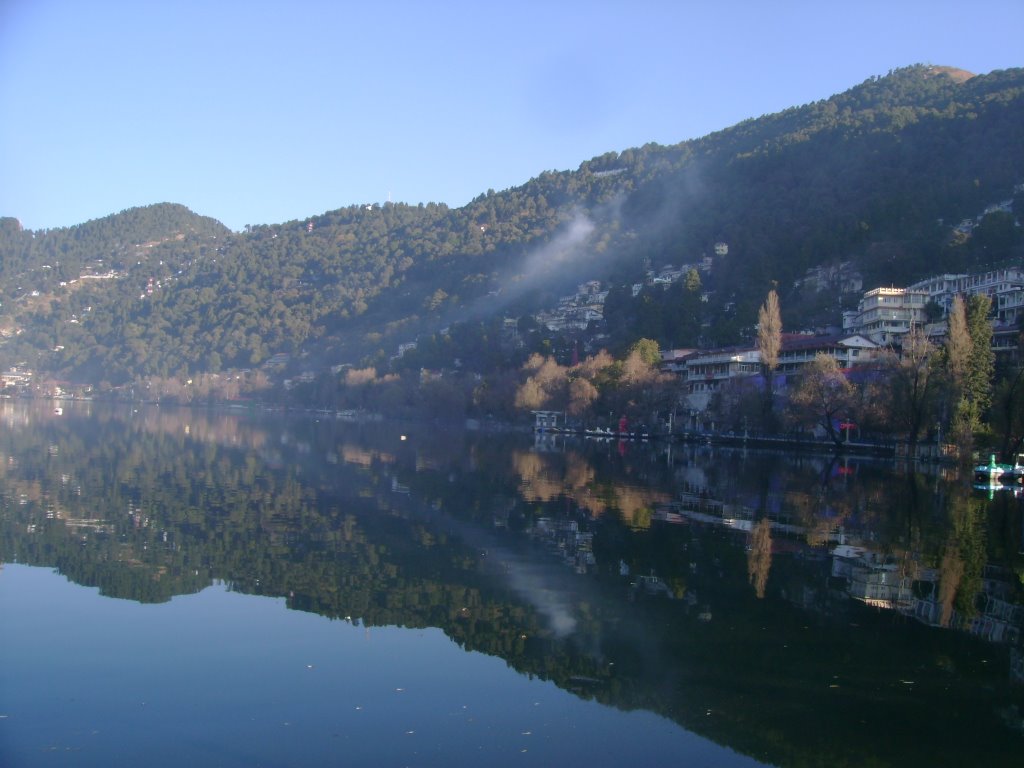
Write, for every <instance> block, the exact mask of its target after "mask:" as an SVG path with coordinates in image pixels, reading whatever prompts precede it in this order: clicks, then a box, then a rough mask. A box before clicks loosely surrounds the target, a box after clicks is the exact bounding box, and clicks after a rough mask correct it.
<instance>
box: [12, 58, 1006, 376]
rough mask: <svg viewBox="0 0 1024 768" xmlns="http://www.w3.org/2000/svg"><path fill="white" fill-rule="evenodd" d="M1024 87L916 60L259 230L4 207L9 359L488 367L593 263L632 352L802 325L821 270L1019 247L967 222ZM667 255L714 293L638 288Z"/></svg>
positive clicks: (813, 304) (873, 279) (932, 262)
mask: <svg viewBox="0 0 1024 768" xmlns="http://www.w3.org/2000/svg"><path fill="white" fill-rule="evenodd" d="M1022 93H1024V70H1021V69H1013V70H1004V71H997V72H992V73H990V74H987V75H979V76H971V75H970V73H967V72H964V71H962V70H957V69H954V68H950V67H934V66H925V65H917V66H913V67H908V68H905V69H901V70H896V71H893V72H891V73H890V74H888V75H887V76H885V77H878V78H871V79H869V80H867V81H865V82H864V83H861V84H860V85H858V86H856V87H854V88H851V89H850V90H848V91H846V92H844V93H841V94H838V95H836V96H833V97H831V98H828V99H824V100H822V101H818V102H815V103H812V104H808V105H805V106H801V107H794V108H792V109H788V110H785V111H783V112H780V113H777V114H773V115H767V116H763V117H760V118H757V119H751V120H746V121H744V122H742V123H739V124H738V125H736V126H733V127H731V128H728V129H726V130H723V131H720V132H717V133H714V134H711V135H709V136H706V137H704V138H701V139H698V140H694V141H687V142H684V143H681V144H677V145H672V146H660V145H655V144H648V145H645V146H643V147H638V148H633V149H627V150H624V151H621V152H609V153H607V154H605V155H601V156H599V157H595V158H593V159H591V160H588V161H586V162H583V163H582V164H581V165H580V166H579V168H578V169H576V170H575V171H563V172H554V171H545V172H543V173H541V174H540V175H538V176H537V177H535V178H534V179H532V180H531V181H529V182H527V183H526V184H524V185H522V186H520V187H516V188H512V189H508V190H504V191H501V192H494V191H492V190H488V191H487V192H485V193H483V194H481V195H479V196H478V197H477V198H476V199H474V200H473V201H472V202H470V203H469V204H468V205H466V206H464V207H462V208H458V209H451V208H448V207H447V206H445V205H438V204H426V205H424V204H419V205H408V204H402V203H388V204H384V205H376V204H374V205H352V206H349V207H347V208H342V209H338V210H335V211H329V212H326V213H323V214H318V215H313V216H310V217H309V218H308V219H304V220H301V221H291V222H285V223H281V224H262V225H255V226H252V227H248V228H247V230H246V231H245V232H241V233H232V232H230V231H229V230H228V229H227V228H226V227H224V226H223V225H221V224H219V223H218V222H216V221H214V220H212V219H209V218H205V217H202V216H200V215H197V214H195V213H193V212H191V211H188V210H187V209H185V208H183V207H182V206H178V205H173V204H159V205H154V206H149V207H146V208H136V209H131V210H128V211H124V212H122V213H120V214H115V215H113V216H109V217H106V218H103V219H98V220H95V221H91V222H87V223H84V224H81V225H78V226H75V227H69V228H62V229H54V230H48V231H39V232H31V231H24V230H22V229H21V228H20V226H19V225H18V224H17V221H16V220H13V219H4V220H3V222H2V226H0V254H2V262H0V302H2V306H0V366H3V367H4V368H6V367H8V366H11V365H19V364H21V365H24V366H27V367H30V368H32V369H34V370H36V371H39V372H47V373H49V374H52V375H53V376H57V377H60V378H62V379H64V380H68V381H81V382H90V383H94V384H98V383H100V382H105V383H106V384H109V385H112V386H116V385H120V384H124V383H127V382H131V381H133V380H137V379H140V378H143V377H149V376H160V377H177V378H179V379H182V380H184V379H187V378H188V377H190V376H193V375H196V374H199V373H203V372H218V371H224V370H228V369H244V368H255V367H258V366H261V365H263V364H265V363H266V362H267V361H268V360H269V359H271V358H273V357H274V356H275V355H280V354H281V353H285V354H287V355H290V356H291V358H290V359H291V361H292V363H291V364H292V369H293V371H297V370H299V369H310V370H314V371H323V370H325V369H326V368H327V367H329V366H337V365H340V364H344V363H351V364H355V365H362V364H367V363H373V364H375V365H377V366H378V367H380V368H384V367H386V366H387V365H388V360H389V358H390V357H391V356H393V355H394V354H395V349H396V347H397V345H398V344H399V343H403V342H409V341H413V340H419V341H420V342H421V352H420V357H419V358H418V359H417V358H413V360H414V361H415V362H416V363H418V364H423V365H429V366H433V367H444V366H451V365H456V364H458V366H462V367H465V368H468V369H470V370H476V371H479V372H481V373H487V372H490V371H494V370H498V369H501V368H502V367H514V366H516V365H518V364H519V363H520V362H521V359H522V357H521V354H525V352H526V351H529V350H528V349H527V350H525V351H522V352H519V353H512V352H510V350H508V349H504V348H502V347H501V345H499V344H497V343H496V342H495V338H496V335H497V334H498V333H499V329H500V326H501V324H502V320H503V319H505V318H508V319H510V320H515V321H518V324H519V325H520V326H521V327H522V328H523V329H525V330H530V329H531V328H532V326H530V323H529V322H528V319H529V316H530V315H532V314H533V313H535V312H536V311H538V310H540V309H542V308H544V307H549V306H552V304H553V303H557V297H558V296H559V295H561V294H562V293H563V292H565V291H566V290H567V289H570V288H572V287H574V286H575V285H576V284H577V283H580V282H583V281H587V280H596V281H601V282H602V283H603V284H604V286H605V287H606V288H608V289H609V290H610V293H609V296H608V305H607V310H606V316H605V320H606V321H607V327H604V326H600V327H597V326H595V328H593V329H592V333H591V335H594V334H598V333H605V334H607V338H606V339H605V341H604V342H603V343H605V344H609V345H612V346H613V347H615V346H618V348H622V347H624V346H625V345H628V344H629V343H631V342H632V341H634V340H635V339H636V338H639V337H641V336H647V337H651V338H654V339H655V340H657V341H658V342H659V343H661V344H662V345H663V346H665V345H670V344H673V345H677V346H697V345H699V344H700V345H714V344H725V343H733V342H736V341H739V340H740V339H742V338H744V336H745V335H747V334H749V332H750V329H751V327H752V324H753V322H754V316H755V313H756V307H757V305H758V303H759V302H760V301H761V300H762V299H763V297H764V295H765V293H766V291H767V290H768V289H769V288H771V287H773V286H774V287H777V288H778V290H779V292H780V295H781V297H782V301H783V308H784V314H785V318H786V323H787V325H788V327H800V326H801V325H805V324H824V323H828V322H835V321H836V320H837V319H838V313H839V310H840V309H841V305H840V296H839V294H838V293H837V292H835V291H832V290H828V289H826V290H824V291H820V292H819V291H817V290H812V289H811V288H809V287H808V284H807V283H806V282H805V281H804V278H805V276H806V273H807V270H809V269H812V268H816V267H822V266H825V267H837V266H838V265H839V264H849V265H851V266H850V268H851V269H854V270H856V271H857V272H859V273H860V274H861V275H863V279H864V283H865V284H866V285H870V284H883V283H884V284H890V283H891V284H897V285H898V284H901V283H904V282H907V281H910V280H913V279H917V278H920V277H922V276H925V275H927V274H933V273H937V272H941V271H944V270H956V271H968V270H970V269H976V268H979V267H982V266H986V265H989V264H994V263H999V262H1001V261H1006V260H1010V259H1019V258H1020V255H1021V250H1020V249H1021V238H1020V235H1019V232H1020V230H1019V227H1017V226H1016V225H1015V219H1014V216H1015V215H1019V211H1020V207H1019V205H1017V206H1016V208H1014V209H1013V210H1014V213H1013V214H1010V213H1006V212H1005V211H1004V212H1000V215H996V214H993V215H991V216H988V217H986V219H985V221H983V222H982V225H981V226H979V228H978V230H977V231H976V232H975V234H974V236H972V237H970V238H958V237H956V236H955V232H954V227H955V226H956V224H957V223H959V222H960V221H961V220H962V219H964V218H967V217H971V218H974V217H977V216H979V215H980V214H981V213H982V212H983V211H984V210H985V209H986V207H988V206H989V205H991V204H992V203H995V202H1001V201H1005V200H1008V199H1013V198H1014V195H1015V194H1016V195H1017V196H1018V197H1017V199H1018V200H1019V195H1020V189H1021V188H1020V186H1019V185H1020V184H1021V183H1022V182H1024V130H1022V128H1021V126H1022V125H1024V96H1022ZM1015 190H1016V191H1015ZM716 244H723V245H725V246H726V247H725V248H724V249H721V248H719V249H717V250H716V247H715V246H716ZM667 265H673V266H675V267H679V266H680V265H691V266H697V265H701V266H702V269H701V271H700V282H701V293H702V294H703V295H702V298H703V301H701V302H698V303H696V304H692V303H691V304H686V302H685V301H683V298H684V297H681V296H680V295H679V293H678V292H676V291H674V290H669V291H662V292H657V293H650V292H644V293H642V294H641V295H639V296H636V295H631V292H630V291H629V290H628V287H629V286H631V285H633V284H635V283H636V282H637V281H638V280H641V279H642V278H643V275H644V274H645V273H646V271H647V270H650V269H655V270H657V269H659V268H663V267H665V266H667ZM850 299H851V297H847V299H846V300H847V301H849V300H850ZM441 329H447V333H446V334H445V335H444V336H443V337H442V336H440V335H439V334H438V332H439V331H440V330H441ZM544 335H545V334H543V333H542V334H539V336H538V338H537V343H540V342H542V341H544V339H543V338H541V337H543V336H544ZM547 336H548V337H549V338H548V339H547V343H548V347H547V348H548V349H551V350H554V351H558V350H559V349H562V350H567V349H568V345H567V341H571V340H567V339H565V338H555V337H557V336H558V334H547ZM584 341H585V340H584ZM423 350H432V351H431V352H430V355H432V357H429V358H428V357H427V356H426V352H424V351H423ZM279 359H283V358H279ZM298 361H301V362H298ZM407 362H408V361H407ZM409 364H411V363H409ZM395 365H399V366H400V365H402V363H401V362H398V363H395Z"/></svg>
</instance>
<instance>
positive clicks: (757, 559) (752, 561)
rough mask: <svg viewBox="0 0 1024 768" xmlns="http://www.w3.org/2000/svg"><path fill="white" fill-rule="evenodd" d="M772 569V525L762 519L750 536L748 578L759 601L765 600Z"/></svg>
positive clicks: (765, 519)
mask: <svg viewBox="0 0 1024 768" xmlns="http://www.w3.org/2000/svg"><path fill="white" fill-rule="evenodd" d="M771 567H772V524H771V521H770V520H769V519H768V518H762V519H761V520H760V521H758V523H757V525H755V526H754V530H753V533H751V536H750V551H748V552H747V577H748V578H749V580H750V583H751V584H752V585H753V587H754V593H755V594H756V595H757V597H758V599H759V600H760V599H763V598H764V592H765V587H766V586H767V584H768V571H770V570H771Z"/></svg>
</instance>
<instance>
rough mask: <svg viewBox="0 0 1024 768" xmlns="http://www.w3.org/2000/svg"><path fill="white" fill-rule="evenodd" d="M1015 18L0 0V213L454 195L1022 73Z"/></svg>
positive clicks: (1020, 16) (874, 10) (252, 219)
mask: <svg viewBox="0 0 1024 768" xmlns="http://www.w3.org/2000/svg"><path fill="white" fill-rule="evenodd" d="M1021 30H1024V0H975V1H974V2H971V3H965V2H947V1H946V0H907V1H905V2H904V1H901V0H887V1H876V0H866V1H860V2H831V1H830V0H817V2H796V1H793V2H787V1H786V0H777V2H774V3H766V2H759V1H758V0H749V2H737V1H735V0H717V1H709V2H692V1H689V0H676V1H675V2H671V1H670V0H662V1H661V2H651V1H649V0H628V1H620V0H615V1H612V0H608V1H606V2H602V1H601V0H589V1H588V2H582V1H581V2H558V0H548V1H547V2H534V1H533V0H517V1H516V2H508V3H501V4H497V3H489V2H483V1H480V0H478V1H476V2H455V1H452V2H446V0H435V1H434V2H406V1H405V0H391V2H386V3H377V2H358V3H357V2H310V1H308V0H292V1H291V2H283V1H278V2H262V1H261V0H244V1H242V0H233V1H230V2H217V0H205V1H202V2H194V1H193V0H173V1H172V2H164V1H163V0H121V1H119V2H114V1H112V0H88V1H85V0H70V1H68V0H0V109H2V113H0V215H7V216H16V217H18V218H19V219H21V221H22V223H23V224H24V226H26V227H28V228H31V229H40V228H46V227H57V226H68V225H71V224H77V223H81V222H83V221H86V220H88V219H93V218H98V217H100V216H105V215H107V214H110V213H114V212H116V211H119V210H122V209H124V208H129V207H133V206H137V205H147V204H150V203H157V202H165V201H167V202H177V203H182V204H184V205H187V206H188V207H189V208H191V209H192V210H194V211H196V212H197V213H201V214H204V215H208V216H213V217H215V218H217V219H220V220H221V221H223V222H224V223H225V224H227V225H228V226H229V227H231V228H232V229H235V230H238V229H241V228H242V227H243V225H245V224H256V223H277V222H282V221H288V220H291V219H301V218H304V217H306V216H310V215H315V214H318V213H322V212H324V211H327V210H332V209H335V208H340V207H343V206H346V205H350V204H353V203H366V202H374V201H378V202H381V201H384V200H387V199H388V196H389V194H390V196H391V199H392V200H395V201H403V202H411V203H419V202H429V201H437V202H445V203H448V204H449V205H452V206H460V205H463V204H465V203H466V202H468V201H469V200H471V199H472V198H473V197H475V196H476V195H478V194H479V193H481V192H484V191H486V190H487V189H488V188H493V189H495V190H501V189H505V188H508V187H512V186H517V185H519V184H522V183H523V182H525V181H527V180H528V179H530V178H531V177H533V176H536V175H537V174H538V173H540V172H542V171H544V170H564V169H569V168H576V167H577V166H578V165H579V164H580V163H581V162H582V161H584V160H587V159H589V158H591V157H593V156H595V155H599V154H602V153H604V152H607V151H610V150H623V149H627V148H629V147H635V146H640V145H642V144H645V143H647V142H651V141H655V142H658V143H661V144H673V143H676V142H680V141H683V140H686V139H691V138H696V137H699V136H703V135H706V134H707V133H710V132H712V131H715V130H718V129H721V128H725V127H728V126H730V125H733V124H735V123H737V122H739V121H740V120H743V119H745V118H748V117H757V116H759V115H762V114H767V113H771V112H777V111H779V110H782V109H785V108H786V107H790V106H796V105H799V104H805V103H807V102H810V101H816V100H818V99H822V98H827V97H828V96H830V95H832V94H834V93H838V92H840V91H844V90H846V89H847V88H850V87H852V86H854V85H856V84H858V83H860V82H862V81H864V80H865V79H867V78H868V77H871V76H872V75H884V74H885V73H886V72H888V71H889V70H890V69H893V68H897V67H901V66H906V65H909V64H913V63H919V62H924V63H930V64H942V65H949V66H956V67H961V68H963V69H967V70H970V71H972V72H975V73H979V74H980V73H986V72H990V71H992V70H994V69H1004V68H1008V67H1017V66H1024V38H1022V36H1021ZM1022 130H1024V128H1022Z"/></svg>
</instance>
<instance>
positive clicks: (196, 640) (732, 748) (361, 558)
mask: <svg viewBox="0 0 1024 768" xmlns="http://www.w3.org/2000/svg"><path fill="white" fill-rule="evenodd" d="M1022 503H1024V501H1022V500H1021V499H1019V498H1018V497H1016V496H1015V495H1013V494H1012V493H1010V492H1006V491H998V492H992V493H989V492H987V491H977V490H974V489H971V488H970V487H969V486H967V485H965V484H963V483H962V482H960V481H958V480H957V479H956V478H952V477H949V478H947V477H941V476H939V475H937V474H932V475H919V474H912V473H907V472H904V471H900V468H897V467H893V466H892V465H891V463H889V464H887V463H879V462H858V461H854V460H846V461H840V462H832V461H830V460H828V459H819V458H808V457H782V456H771V455H764V454H755V453H752V452H751V453H744V452H739V451H725V450H711V449H709V448H700V449H692V448H680V447H678V446H676V447H675V448H673V449H672V450H671V451H668V450H667V449H666V447H665V446H659V445H639V444H637V445H634V444H618V443H588V442H582V441H581V442H561V441H551V442H540V443H536V442H535V441H534V440H533V438H532V437H531V436H524V435H493V434H481V433H474V432H461V431H445V430H439V429H436V428H435V429H425V428H422V427H413V426H402V425H394V424H388V423H374V424H367V425H354V424H344V423H340V422H339V421H337V420H335V419H331V418H326V417H320V418H315V417H305V418H285V417H283V416H275V415H267V414H261V415H256V414H247V413H238V414H235V413H231V414H223V413H205V412H199V411H188V410H162V409H158V408H141V409H132V408H114V407H106V406H100V405H94V404H88V403H71V404H65V407H64V412H63V414H61V415H55V414H54V412H53V407H52V404H45V403H18V402H10V401H8V402H0V560H2V562H3V563H4V566H3V570H2V571H0V616H2V617H3V622H2V633H0V636H2V638H3V641H2V646H0V651H2V652H0V765H4V766H50V765H68V766H72V765H73V766H83V765H84V766H89V765H97V766H98V765H104V766H109V765H133V764H146V765H168V766H171V765H174V766H177V765H182V764H194V765H203V766H205V765H224V766H236V765H237V766H250V765H267V766H279V765H280V766H286V765H295V766H306V765H395V766H404V765H421V766H442V765H443V766H452V765H466V766H470V765H474V766H475V765H496V766H502V765H516V766H519V765H545V766H547V765H559V764H560V765H589V766H619V765H623V764H628V763H630V762H632V763H635V764H638V765H673V766H676V765H692V766H757V765H780V766H787V765H789V766H809V765H822V766H825V765H828V766H835V765H878V766H886V765H892V766H918V765H920V766H925V765H927V766H937V765H949V766H960V765H964V764H967V763H973V764H976V765H979V766H1001V765H1014V766H1016V765H1019V764H1020V760H1021V755H1022V754H1024V684H1022V680H1024V662H1022V655H1021V639H1020V633H1021V627H1022V626H1024V608H1022V585H1021V574H1022V573H1024V554H1022V552H1024V534H1022V520H1024V512H1022Z"/></svg>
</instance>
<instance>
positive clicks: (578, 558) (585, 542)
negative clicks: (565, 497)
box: [528, 517, 597, 573]
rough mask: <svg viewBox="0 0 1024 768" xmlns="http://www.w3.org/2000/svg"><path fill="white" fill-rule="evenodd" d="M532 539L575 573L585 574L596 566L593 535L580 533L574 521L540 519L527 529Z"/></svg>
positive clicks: (577, 524)
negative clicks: (542, 545)
mask: <svg viewBox="0 0 1024 768" xmlns="http://www.w3.org/2000/svg"><path fill="white" fill-rule="evenodd" d="M528 533H529V534H530V536H532V537H533V538H534V539H537V540H538V541H541V542H543V543H544V544H545V545H547V546H548V548H549V549H551V550H552V551H553V552H556V553H558V555H559V556H560V557H561V558H562V560H563V561H564V562H565V563H566V564H567V565H569V566H570V567H571V568H572V569H573V570H575V571H576V572H577V573H586V572H587V569H588V568H591V567H593V566H594V565H596V564H597V560H596V559H595V558H594V534H593V532H591V531H581V530H580V526H579V523H578V522H577V521H576V520H554V519H552V518H550V517H540V518H538V519H537V521H536V522H535V523H534V524H533V526H532V527H531V528H530V529H529V531H528Z"/></svg>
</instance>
